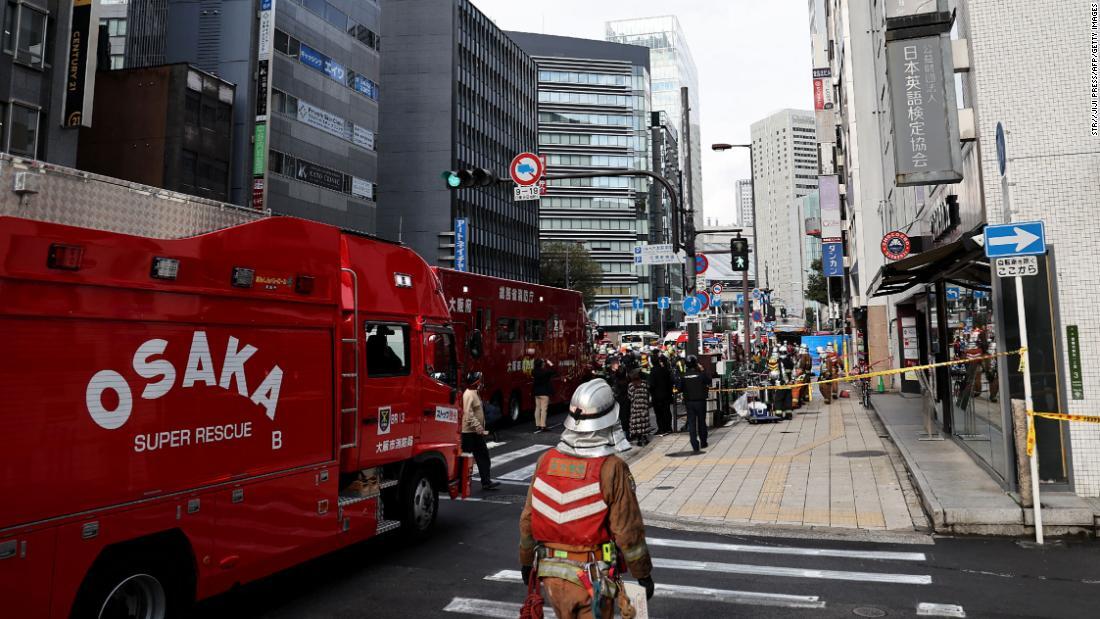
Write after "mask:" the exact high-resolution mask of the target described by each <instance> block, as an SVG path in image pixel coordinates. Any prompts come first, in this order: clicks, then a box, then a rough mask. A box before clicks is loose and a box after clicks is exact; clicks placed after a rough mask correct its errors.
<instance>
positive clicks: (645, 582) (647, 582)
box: [638, 576, 655, 600]
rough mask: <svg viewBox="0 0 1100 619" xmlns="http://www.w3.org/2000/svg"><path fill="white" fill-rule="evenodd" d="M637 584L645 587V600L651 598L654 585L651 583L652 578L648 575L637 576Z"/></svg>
mask: <svg viewBox="0 0 1100 619" xmlns="http://www.w3.org/2000/svg"><path fill="white" fill-rule="evenodd" d="M638 584H639V585H641V586H643V587H645V599H647V600H651V599H653V588H654V586H655V585H654V584H653V578H652V577H650V576H646V577H645V578H639V579H638Z"/></svg>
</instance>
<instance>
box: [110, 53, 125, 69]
mask: <svg viewBox="0 0 1100 619" xmlns="http://www.w3.org/2000/svg"><path fill="white" fill-rule="evenodd" d="M125 67H126V56H125V55H124V54H111V70H112V71H117V70H118V69H123V68H125Z"/></svg>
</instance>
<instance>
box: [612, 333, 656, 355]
mask: <svg viewBox="0 0 1100 619" xmlns="http://www.w3.org/2000/svg"><path fill="white" fill-rule="evenodd" d="M660 340H661V337H660V336H659V335H657V334H656V333H654V332H652V331H630V332H628V333H624V334H623V336H622V338H621V339H620V341H621V342H622V345H623V346H626V347H627V348H629V349H631V350H643V349H646V350H648V349H650V348H652V347H654V346H656V345H657V343H658V342H659V341H660Z"/></svg>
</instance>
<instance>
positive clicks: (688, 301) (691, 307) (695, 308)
mask: <svg viewBox="0 0 1100 619" xmlns="http://www.w3.org/2000/svg"><path fill="white" fill-rule="evenodd" d="M701 309H703V303H702V302H701V301H700V300H699V297H697V296H695V295H692V296H690V297H684V313H685V314H687V315H688V316H694V315H696V314H698V313H699V310H701Z"/></svg>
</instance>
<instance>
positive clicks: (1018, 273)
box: [995, 256, 1039, 277]
mask: <svg viewBox="0 0 1100 619" xmlns="http://www.w3.org/2000/svg"><path fill="white" fill-rule="evenodd" d="M995 264H996V266H997V277H1029V276H1031V275H1038V274H1039V259H1038V258H1036V257H1035V256H1013V257H1012V258H997V261H996V262H995Z"/></svg>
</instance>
